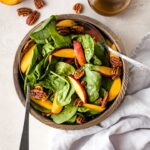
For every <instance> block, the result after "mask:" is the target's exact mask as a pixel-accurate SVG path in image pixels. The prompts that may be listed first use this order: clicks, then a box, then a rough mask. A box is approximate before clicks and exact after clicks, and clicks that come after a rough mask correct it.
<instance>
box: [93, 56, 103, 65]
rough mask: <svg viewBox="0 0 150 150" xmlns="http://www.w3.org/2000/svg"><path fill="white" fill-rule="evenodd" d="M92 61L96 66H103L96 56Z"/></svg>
mask: <svg viewBox="0 0 150 150" xmlns="http://www.w3.org/2000/svg"><path fill="white" fill-rule="evenodd" d="M92 60H93V64H94V65H99V66H100V65H102V61H101V60H100V59H99V58H98V57H97V56H96V55H94V56H93V58H92Z"/></svg>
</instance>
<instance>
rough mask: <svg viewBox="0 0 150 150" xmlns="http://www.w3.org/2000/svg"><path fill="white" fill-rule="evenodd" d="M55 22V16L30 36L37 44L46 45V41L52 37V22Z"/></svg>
mask: <svg viewBox="0 0 150 150" xmlns="http://www.w3.org/2000/svg"><path fill="white" fill-rule="evenodd" d="M55 20H56V17H55V16H51V17H50V18H48V19H47V20H46V21H45V22H44V23H43V24H42V25H41V26H39V27H38V28H37V29H36V30H35V31H34V32H32V33H31V34H30V38H31V39H33V40H34V41H35V42H36V43H39V44H45V40H46V39H48V38H49V37H50V33H49V32H48V29H49V25H50V22H51V21H55Z"/></svg>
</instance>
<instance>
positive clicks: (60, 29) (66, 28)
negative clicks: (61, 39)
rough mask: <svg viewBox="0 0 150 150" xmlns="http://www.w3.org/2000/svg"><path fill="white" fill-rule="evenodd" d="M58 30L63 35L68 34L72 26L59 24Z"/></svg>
mask: <svg viewBox="0 0 150 150" xmlns="http://www.w3.org/2000/svg"><path fill="white" fill-rule="evenodd" d="M57 31H58V33H59V34H61V35H67V34H70V33H71V31H70V28H68V27H61V26H59V27H57Z"/></svg>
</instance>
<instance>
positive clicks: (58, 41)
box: [48, 21, 72, 48]
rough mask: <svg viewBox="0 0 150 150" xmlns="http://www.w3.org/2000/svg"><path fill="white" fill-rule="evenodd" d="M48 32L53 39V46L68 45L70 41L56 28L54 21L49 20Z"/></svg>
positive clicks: (70, 43)
mask: <svg viewBox="0 0 150 150" xmlns="http://www.w3.org/2000/svg"><path fill="white" fill-rule="evenodd" d="M48 32H49V34H50V36H51V38H52V39H53V41H54V46H55V48H62V47H70V46H72V41H71V38H70V37H69V36H62V35H60V34H59V33H58V32H57V30H56V21H51V22H50V24H49V27H48Z"/></svg>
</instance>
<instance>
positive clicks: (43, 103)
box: [31, 99, 53, 110]
mask: <svg viewBox="0 0 150 150" xmlns="http://www.w3.org/2000/svg"><path fill="white" fill-rule="evenodd" d="M31 100H32V101H33V102H34V103H36V104H38V105H39V106H41V107H43V108H45V109H48V110H51V109H52V105H53V104H52V102H51V101H49V100H45V101H41V100H36V99H31Z"/></svg>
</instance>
